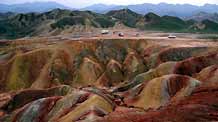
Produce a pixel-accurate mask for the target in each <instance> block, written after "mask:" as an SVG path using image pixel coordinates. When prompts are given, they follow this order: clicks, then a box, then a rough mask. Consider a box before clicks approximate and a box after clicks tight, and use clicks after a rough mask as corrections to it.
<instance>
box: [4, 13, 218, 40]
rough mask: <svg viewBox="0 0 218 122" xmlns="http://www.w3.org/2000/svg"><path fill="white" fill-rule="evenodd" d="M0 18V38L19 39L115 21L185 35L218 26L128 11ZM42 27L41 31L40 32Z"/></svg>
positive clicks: (206, 30) (18, 15)
mask: <svg viewBox="0 0 218 122" xmlns="http://www.w3.org/2000/svg"><path fill="white" fill-rule="evenodd" d="M4 18H6V19H1V18H0V39H1V38H9V39H15V38H21V37H25V36H33V35H37V33H38V32H44V30H46V31H45V32H51V31H52V30H53V29H57V28H58V29H61V30H64V29H65V28H66V27H69V26H75V25H80V26H86V27H95V28H108V27H113V26H114V25H115V23H116V22H118V23H123V24H124V25H126V26H128V27H132V28H139V29H142V30H154V31H165V32H187V33H218V23H216V22H213V21H210V20H204V21H202V22H196V21H194V20H188V21H184V20H182V19H180V18H178V17H172V16H163V17H160V16H158V15H156V14H154V13H148V14H146V15H145V16H142V15H140V14H137V13H135V12H133V11H131V10H129V9H121V10H114V11H110V12H108V13H107V14H98V13H94V12H91V11H70V10H61V9H54V10H52V11H50V12H46V13H40V14H39V13H27V14H14V15H13V16H12V15H10V17H4ZM42 27H43V31H41V30H42Z"/></svg>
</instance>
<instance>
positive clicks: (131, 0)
mask: <svg viewBox="0 0 218 122" xmlns="http://www.w3.org/2000/svg"><path fill="white" fill-rule="evenodd" d="M47 1H54V2H57V3H60V4H63V5H65V6H68V7H72V8H83V7H86V6H90V5H93V4H99V3H100V4H107V5H111V4H114V5H133V4H142V3H154V4H158V3H161V2H164V3H170V4H192V5H198V6H201V5H204V4H218V0H188V1H187V0H128V1H127V0H77V1H75V0H16V1H15V0H1V1H0V3H2V4H19V3H26V2H47Z"/></svg>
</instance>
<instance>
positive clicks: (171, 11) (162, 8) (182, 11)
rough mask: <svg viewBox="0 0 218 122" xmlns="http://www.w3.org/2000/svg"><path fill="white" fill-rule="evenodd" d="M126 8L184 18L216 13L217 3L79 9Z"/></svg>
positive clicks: (105, 8) (106, 7)
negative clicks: (203, 13) (198, 14)
mask: <svg viewBox="0 0 218 122" xmlns="http://www.w3.org/2000/svg"><path fill="white" fill-rule="evenodd" d="M124 8H128V9H130V10H132V11H134V12H136V13H139V14H147V13H149V12H153V13H156V14H158V15H159V16H164V15H169V16H177V17H180V18H186V17H189V16H192V15H194V14H197V13H199V12H202V11H203V12H207V13H216V12H218V5H215V4H205V5H204V6H195V5H190V4H167V3H160V4H150V3H144V4H137V5H128V6H119V5H104V4H95V5H92V6H89V7H86V8H83V9H81V10H91V11H94V12H98V13H107V12H109V11H111V10H120V9H124Z"/></svg>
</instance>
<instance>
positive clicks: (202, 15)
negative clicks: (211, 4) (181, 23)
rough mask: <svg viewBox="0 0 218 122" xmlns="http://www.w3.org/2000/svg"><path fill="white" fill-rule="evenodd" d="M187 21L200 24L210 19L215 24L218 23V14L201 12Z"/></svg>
mask: <svg viewBox="0 0 218 122" xmlns="http://www.w3.org/2000/svg"><path fill="white" fill-rule="evenodd" d="M186 19H187V20H190V19H192V20H195V21H198V22H201V21H203V20H206V19H208V20H211V21H214V22H218V13H207V12H199V13H197V14H195V15H193V16H190V17H187V18H186Z"/></svg>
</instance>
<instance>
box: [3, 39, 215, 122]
mask: <svg viewBox="0 0 218 122" xmlns="http://www.w3.org/2000/svg"><path fill="white" fill-rule="evenodd" d="M172 41H174V42H172ZM1 43H2V45H3V46H1V48H0V86H1V87H0V88H1V89H0V121H1V122H72V121H73V122H132V121H134V122H153V121H155V122H156V121H157V122H163V121H164V122H165V121H175V122H193V121H198V122H207V121H217V120H218V118H217V112H218V110H217V102H218V99H217V97H216V96H217V90H218V86H217V65H218V53H217V51H218V43H217V42H212V41H209V40H207V41H206V40H188V41H187V40H170V39H169V40H168V39H165V40H162V39H160V40H159V39H154V40H153V39H138V40H137V39H111V40H109V39H104V40H101V39H99V40H98V39H95V40H74V41H71V40H62V41H60V40H59V41H52V40H49V39H48V38H35V39H30V40H17V41H13V42H1ZM178 113H179V114H178Z"/></svg>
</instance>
